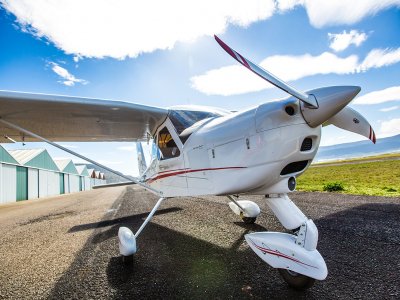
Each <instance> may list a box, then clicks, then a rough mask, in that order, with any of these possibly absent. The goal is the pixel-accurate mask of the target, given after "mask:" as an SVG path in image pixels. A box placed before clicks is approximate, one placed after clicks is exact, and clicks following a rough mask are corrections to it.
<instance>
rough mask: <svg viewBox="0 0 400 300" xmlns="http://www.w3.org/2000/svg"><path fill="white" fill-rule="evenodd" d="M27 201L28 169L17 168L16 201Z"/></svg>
mask: <svg viewBox="0 0 400 300" xmlns="http://www.w3.org/2000/svg"><path fill="white" fill-rule="evenodd" d="M27 199H28V168H24V167H17V201H21V200H27Z"/></svg>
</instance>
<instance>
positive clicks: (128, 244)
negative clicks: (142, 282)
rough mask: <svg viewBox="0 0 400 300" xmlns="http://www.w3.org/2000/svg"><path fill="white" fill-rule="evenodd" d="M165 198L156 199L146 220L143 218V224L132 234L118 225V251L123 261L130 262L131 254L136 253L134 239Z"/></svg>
mask: <svg viewBox="0 0 400 300" xmlns="http://www.w3.org/2000/svg"><path fill="white" fill-rule="evenodd" d="M165 199H166V198H160V199H158V201H157V203H156V205H154V207H153V209H152V210H151V212H150V213H149V215H148V216H147V218H146V220H144V222H143V224H142V225H141V226H140V228H139V229H138V231H137V232H136V233H135V234H133V232H132V231H131V230H130V229H129V228H127V227H120V228H119V230H118V239H119V253H120V254H121V256H122V260H123V262H124V263H125V262H127V263H129V262H131V261H132V259H133V254H135V253H136V251H137V248H136V239H137V237H138V236H139V234H140V233H141V232H142V230H143V229H144V227H146V225H147V223H149V221H150V220H151V218H152V217H153V215H154V213H155V212H156V211H157V209H158V207H159V206H160V205H161V203H162V202H163V201H164V200H165Z"/></svg>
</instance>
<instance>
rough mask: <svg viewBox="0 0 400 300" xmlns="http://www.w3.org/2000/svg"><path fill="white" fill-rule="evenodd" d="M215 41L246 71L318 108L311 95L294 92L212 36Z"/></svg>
mask: <svg viewBox="0 0 400 300" xmlns="http://www.w3.org/2000/svg"><path fill="white" fill-rule="evenodd" d="M214 37H215V40H216V41H217V42H218V44H219V45H220V46H221V47H222V48H223V49H224V50H225V51H226V52H227V53H228V54H229V55H230V56H232V57H233V58H234V59H235V60H237V61H238V62H239V63H240V64H242V65H243V66H245V67H246V68H247V69H249V70H250V71H252V72H253V73H255V74H257V75H258V76H260V77H261V78H263V79H264V80H266V81H268V82H269V83H271V84H273V85H274V86H276V87H277V88H279V89H281V90H283V91H285V92H286V93H288V94H290V95H292V96H293V97H296V98H297V99H299V100H301V101H303V102H304V103H306V104H308V105H310V106H312V107H314V108H318V103H317V100H316V99H315V98H314V96H312V95H307V94H305V93H303V92H301V91H298V90H296V89H295V88H293V87H291V86H290V85H289V84H287V83H286V82H284V81H283V80H281V79H279V78H278V77H276V76H275V75H273V74H271V73H270V72H268V71H266V70H264V69H263V68H261V67H260V66H258V65H256V64H255V63H253V62H251V61H250V60H248V59H247V58H245V57H243V56H242V55H240V54H239V53H238V52H236V51H235V50H233V49H232V48H231V47H229V46H228V45H227V44H225V43H224V42H223V41H222V40H221V39H220V38H219V37H217V36H216V35H214Z"/></svg>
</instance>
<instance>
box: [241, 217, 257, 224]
mask: <svg viewBox="0 0 400 300" xmlns="http://www.w3.org/2000/svg"><path fill="white" fill-rule="evenodd" d="M256 220H257V217H254V218H251V217H242V221H243V223H245V224H254V223H255V222H256Z"/></svg>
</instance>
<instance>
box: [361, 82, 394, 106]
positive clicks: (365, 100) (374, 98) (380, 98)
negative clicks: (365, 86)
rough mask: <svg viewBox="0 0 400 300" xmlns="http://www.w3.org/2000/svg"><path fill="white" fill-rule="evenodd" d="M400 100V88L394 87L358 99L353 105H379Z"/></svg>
mask: <svg viewBox="0 0 400 300" xmlns="http://www.w3.org/2000/svg"><path fill="white" fill-rule="evenodd" d="M395 100H400V86H392V87H389V88H386V89H383V90H379V91H374V92H371V93H368V94H365V95H362V96H360V97H357V98H356V99H355V100H354V102H353V104H379V103H385V102H389V101H395Z"/></svg>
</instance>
